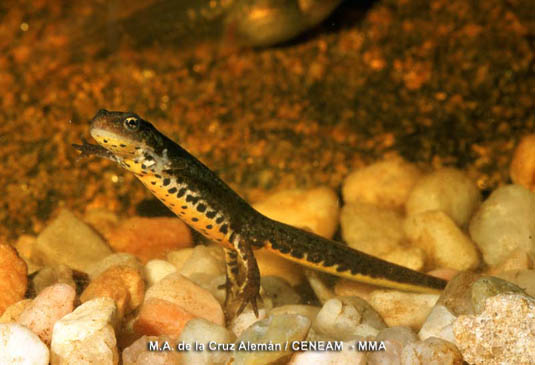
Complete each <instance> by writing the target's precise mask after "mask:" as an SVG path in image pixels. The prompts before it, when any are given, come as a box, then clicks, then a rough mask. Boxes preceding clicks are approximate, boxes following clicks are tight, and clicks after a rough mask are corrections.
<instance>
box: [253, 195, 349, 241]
mask: <svg viewBox="0 0 535 365" xmlns="http://www.w3.org/2000/svg"><path fill="white" fill-rule="evenodd" d="M253 207H254V208H255V209H256V210H258V211H259V212H260V213H262V214H264V215H265V216H267V217H269V218H271V219H274V220H276V221H279V222H283V223H286V224H289V225H291V226H294V227H298V228H306V229H307V230H309V231H311V232H314V233H316V234H318V235H320V236H323V237H326V238H332V236H333V235H334V232H335V231H336V227H337V226H338V215H339V210H340V208H339V205H338V196H337V195H336V193H335V192H334V191H333V190H332V189H330V188H328V187H319V188H315V189H311V190H299V189H295V190H285V191H281V192H278V193H275V194H273V195H271V196H269V197H268V198H267V199H265V200H264V201H262V202H258V203H256V204H253Z"/></svg>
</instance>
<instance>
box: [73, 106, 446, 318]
mask: <svg viewBox="0 0 535 365" xmlns="http://www.w3.org/2000/svg"><path fill="white" fill-rule="evenodd" d="M90 132H91V136H92V137H93V138H94V139H95V140H96V141H97V142H98V145H91V144H88V143H87V142H85V141H84V144H83V145H73V146H74V147H75V148H76V149H78V150H79V151H81V152H82V154H84V155H97V156H99V157H103V158H107V159H110V160H113V161H115V162H116V163H118V164H119V165H120V166H121V167H123V168H125V169H126V170H128V171H131V172H132V173H134V174H135V175H136V176H137V178H138V179H139V180H140V181H141V182H142V183H143V184H144V185H145V186H146V187H147V188H148V189H149V190H150V191H151V192H152V193H153V194H154V195H155V196H156V197H157V198H158V199H160V200H161V201H162V202H163V203H164V204H165V205H166V206H167V207H168V208H169V209H170V210H171V211H173V212H174V213H175V214H176V215H177V216H178V217H179V218H180V219H182V220H183V221H184V222H186V223H187V224H188V225H190V226H191V227H192V228H194V229H195V230H197V231H199V232H200V233H201V234H203V235H204V236H205V237H206V238H208V239H210V240H212V241H215V242H217V243H219V244H221V245H222V246H223V249H224V252H225V261H226V267H227V283H226V289H227V297H226V307H227V308H226V309H227V314H229V313H230V317H232V316H234V315H237V314H239V313H240V312H241V311H243V309H244V308H245V306H246V305H247V304H248V303H250V304H251V305H252V308H253V310H254V312H255V314H256V315H257V316H258V308H257V300H259V299H260V297H259V289H260V274H259V271H258V266H257V263H256V260H255V257H254V254H253V250H254V249H258V248H262V247H264V248H266V249H268V250H269V251H271V252H273V253H275V254H277V255H279V256H282V257H284V258H285V259H288V260H291V261H294V262H297V263H299V264H301V265H304V266H307V267H311V268H313V269H317V270H320V271H324V272H327V273H330V274H334V275H336V276H340V277H344V278H348V279H351V280H355V281H359V282H365V283H369V284H375V285H379V286H385V287H389V288H395V289H401V290H406V291H415V292H424V293H426V292H439V291H440V290H442V289H443V288H444V287H445V286H446V284H447V282H446V281H445V280H442V279H439V278H436V277H433V276H429V275H426V274H423V273H421V272H417V271H414V270H410V269H408V268H405V267H402V266H399V265H396V264H393V263H390V262H387V261H384V260H381V259H379V258H376V257H374V256H371V255H368V254H365V253H363V252H360V251H357V250H354V249H352V248H350V247H348V246H347V245H344V244H342V243H339V242H335V241H331V240H328V239H325V238H323V237H320V236H318V235H315V234H313V233H310V232H307V231H304V230H301V229H298V228H295V227H292V226H289V225H287V224H284V223H281V222H277V221H274V220H271V219H269V218H267V217H265V216H264V215H262V214H260V213H259V212H257V211H256V210H255V209H254V208H252V207H251V206H250V205H249V204H248V203H247V202H246V201H245V200H243V199H242V198H241V197H240V196H239V195H238V194H237V193H236V192H234V191H233V190H232V189H231V188H230V187H229V186H228V185H227V184H225V183H224V182H223V181H222V180H221V179H220V178H219V177H217V175H216V174H215V173H214V172H212V171H211V170H210V169H209V168H208V167H206V166H205V165H204V164H202V163H201V162H200V161H199V160H197V159H196V158H195V157H194V156H192V155H191V154H190V153H188V152H187V151H186V150H185V149H183V148H182V147H181V146H180V145H178V144H177V143H175V142H173V141H172V140H171V139H169V138H168V137H166V136H165V135H163V134H162V133H160V132H159V131H158V130H157V129H156V128H155V127H154V126H153V125H152V124H151V123H149V122H147V121H145V120H143V119H142V118H140V117H139V116H138V115H136V114H134V113H124V112H109V111H106V110H100V111H99V112H98V113H97V114H96V115H95V117H94V118H93V119H92V121H91V129H90Z"/></svg>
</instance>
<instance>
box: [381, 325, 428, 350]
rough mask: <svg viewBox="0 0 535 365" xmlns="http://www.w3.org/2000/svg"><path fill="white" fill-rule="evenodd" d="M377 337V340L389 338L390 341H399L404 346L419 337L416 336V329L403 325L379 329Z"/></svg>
mask: <svg viewBox="0 0 535 365" xmlns="http://www.w3.org/2000/svg"><path fill="white" fill-rule="evenodd" d="M375 339H376V340H377V341H387V340H388V341H390V342H397V343H399V344H400V345H401V346H402V347H403V346H405V345H408V344H409V343H413V342H416V341H418V337H417V336H416V334H415V333H414V331H413V330H412V329H411V328H409V327H403V326H394V327H387V328H383V329H382V330H381V331H379V333H378V334H377V337H376V338H375Z"/></svg>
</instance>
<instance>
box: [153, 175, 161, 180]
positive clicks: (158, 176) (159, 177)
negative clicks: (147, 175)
mask: <svg viewBox="0 0 535 365" xmlns="http://www.w3.org/2000/svg"><path fill="white" fill-rule="evenodd" d="M154 176H156V177H157V178H158V179H161V178H162V176H161V175H158V174H155V175H154Z"/></svg>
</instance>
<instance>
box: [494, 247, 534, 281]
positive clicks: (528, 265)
mask: <svg viewBox="0 0 535 365" xmlns="http://www.w3.org/2000/svg"><path fill="white" fill-rule="evenodd" d="M529 269H533V258H532V257H531V256H530V255H529V254H528V253H527V252H526V251H525V250H515V251H513V253H512V254H511V255H510V256H509V257H508V258H507V259H505V261H503V262H501V263H500V264H499V265H496V266H493V267H491V268H490V270H489V271H488V273H489V274H490V275H493V274H499V273H503V272H505V271H519V270H529Z"/></svg>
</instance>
